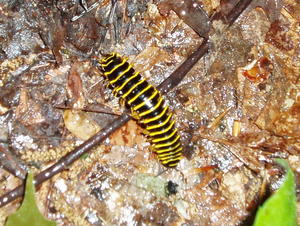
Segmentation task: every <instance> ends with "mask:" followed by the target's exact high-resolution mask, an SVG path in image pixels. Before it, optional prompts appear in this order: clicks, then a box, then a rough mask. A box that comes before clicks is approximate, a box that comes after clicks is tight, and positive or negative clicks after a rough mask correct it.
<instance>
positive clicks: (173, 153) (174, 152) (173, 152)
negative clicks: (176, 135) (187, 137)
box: [158, 147, 182, 157]
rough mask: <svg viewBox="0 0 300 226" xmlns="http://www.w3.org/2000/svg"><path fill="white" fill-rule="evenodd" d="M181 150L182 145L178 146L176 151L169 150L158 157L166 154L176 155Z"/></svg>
mask: <svg viewBox="0 0 300 226" xmlns="http://www.w3.org/2000/svg"><path fill="white" fill-rule="evenodd" d="M181 151H182V147H180V148H178V149H177V150H175V151H169V152H167V153H164V154H159V155H158V157H165V156H169V155H175V154H177V153H180V152H181Z"/></svg>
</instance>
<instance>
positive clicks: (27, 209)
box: [5, 173, 56, 226]
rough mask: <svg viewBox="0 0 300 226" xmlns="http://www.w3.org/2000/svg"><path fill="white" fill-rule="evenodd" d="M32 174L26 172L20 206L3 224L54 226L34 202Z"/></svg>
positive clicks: (14, 225) (9, 225)
mask: <svg viewBox="0 0 300 226" xmlns="http://www.w3.org/2000/svg"><path fill="white" fill-rule="evenodd" d="M34 193H35V187H34V185H33V175H32V173H28V176H27V179H26V187H25V194H24V199H23V202H22V204H21V207H20V208H19V209H18V210H17V211H16V212H15V213H13V214H12V215H10V216H9V217H8V218H7V221H6V224H5V226H55V225H56V223H55V222H54V221H49V220H47V219H45V218H44V217H43V215H42V214H41V213H40V211H39V209H38V207H37V205H36V203H35V197H34Z"/></svg>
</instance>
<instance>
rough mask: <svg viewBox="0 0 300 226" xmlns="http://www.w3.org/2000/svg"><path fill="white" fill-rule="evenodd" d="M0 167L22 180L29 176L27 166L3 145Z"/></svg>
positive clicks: (0, 147) (1, 147) (0, 146)
mask: <svg viewBox="0 0 300 226" xmlns="http://www.w3.org/2000/svg"><path fill="white" fill-rule="evenodd" d="M0 167H2V168H3V169H4V170H6V171H8V172H10V173H11V174H13V175H14V176H15V177H18V178H20V179H22V180H24V179H25V177H26V174H27V172H26V169H25V166H23V164H21V163H20V162H19V161H18V159H17V158H16V157H15V156H13V155H12V154H11V153H10V152H9V151H8V150H7V149H6V148H5V147H3V146H2V145H0Z"/></svg>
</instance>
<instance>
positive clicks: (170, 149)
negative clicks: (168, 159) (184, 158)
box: [155, 143, 180, 154]
mask: <svg viewBox="0 0 300 226" xmlns="http://www.w3.org/2000/svg"><path fill="white" fill-rule="evenodd" d="M179 146H180V143H178V144H176V146H175V147H173V148H165V149H162V150H155V152H156V153H157V154H162V153H167V152H170V151H172V150H175V149H176V148H178V147H179Z"/></svg>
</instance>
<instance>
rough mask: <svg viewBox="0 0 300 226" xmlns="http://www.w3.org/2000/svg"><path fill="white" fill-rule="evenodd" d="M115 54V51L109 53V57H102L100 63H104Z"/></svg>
mask: <svg viewBox="0 0 300 226" xmlns="http://www.w3.org/2000/svg"><path fill="white" fill-rule="evenodd" d="M115 55H116V53H111V55H110V56H109V57H106V58H103V59H102V60H101V63H102V62H103V63H106V62H107V61H108V60H110V59H111V58H113V57H114V56H115Z"/></svg>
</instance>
